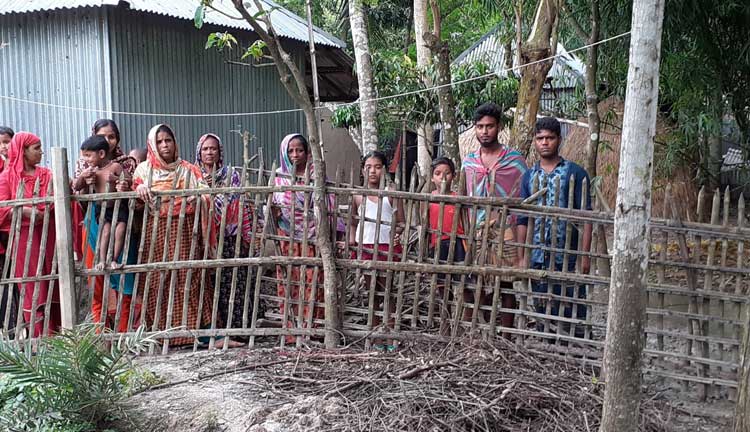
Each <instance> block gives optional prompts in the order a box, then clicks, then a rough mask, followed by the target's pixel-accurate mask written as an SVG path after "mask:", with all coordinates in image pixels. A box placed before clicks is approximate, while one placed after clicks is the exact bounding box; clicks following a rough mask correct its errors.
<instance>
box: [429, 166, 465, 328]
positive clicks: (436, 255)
mask: <svg viewBox="0 0 750 432" xmlns="http://www.w3.org/2000/svg"><path fill="white" fill-rule="evenodd" d="M445 194H446V183H445V180H443V182H442V183H441V185H440V195H445ZM427 205H428V206H429V204H427ZM427 212H428V214H429V209H428V210H427ZM444 216H445V203H444V202H441V203H440V204H439V205H438V219H437V220H438V227H437V228H435V231H434V232H433V231H432V227H429V228H427V236H428V237H430V238H432V236H437V239H438V240H437V241H436V242H435V244H434V249H433V252H432V263H433V264H438V263H439V260H440V238H442V224H443V217H444ZM425 222H426V223H427V222H428V221H425ZM427 226H429V225H427ZM430 244H431V245H432V241H430ZM448 262H449V263H450V264H452V263H453V261H452V260H449V261H448ZM436 284H437V273H433V274H432V275H430V299H429V301H428V303H427V304H428V308H427V328H432V325H433V316H434V313H435V292H436ZM450 286H451V285H450V284H448V283H447V282H446V285H445V287H444V294H443V300H442V305H441V306H440V331H441V332H442V331H444V327H445V323H446V322H445V315H446V311H447V307H448V294H449V291H450ZM456 323H458V321H456Z"/></svg>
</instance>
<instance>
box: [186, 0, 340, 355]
mask: <svg viewBox="0 0 750 432" xmlns="http://www.w3.org/2000/svg"><path fill="white" fill-rule="evenodd" d="M252 1H253V3H252V4H253V5H254V6H255V9H256V11H257V12H256V13H254V14H251V13H250V11H248V10H247V8H246V7H245V4H246V2H245V1H243V0H232V5H234V8H235V9H236V10H237V12H239V14H240V16H241V17H242V18H243V19H244V20H245V21H247V23H248V24H250V27H251V28H252V29H253V32H255V33H256V34H257V35H258V37H260V40H261V41H262V42H263V48H265V49H267V50H268V52H269V53H270V54H271V57H272V58H273V63H274V65H275V66H276V70H277V72H278V73H279V78H280V80H281V83H282V85H283V86H284V88H285V89H286V91H287V93H289V96H291V97H292V99H293V100H294V101H295V102H296V103H297V105H299V107H300V108H301V109H302V111H303V113H304V115H305V125H306V126H307V133H308V141H309V143H310V152H311V153H312V157H313V163H314V164H315V172H314V178H313V208H314V212H315V222H316V225H317V226H318V232H319V233H328V232H330V230H331V224H330V219H329V217H328V195H327V194H326V191H325V184H326V177H325V175H326V167H325V161H324V160H323V145H322V143H321V141H320V129H319V123H318V121H317V118H316V115H315V108H314V106H313V102H312V101H311V99H310V94H309V93H308V91H307V85H306V83H305V76H304V74H303V73H302V71H300V69H299V67H298V66H297V64H296V63H295V60H294V57H292V56H291V55H289V53H288V52H287V51H286V50H285V49H284V47H283V46H282V41H281V40H280V38H279V34H278V33H277V32H276V30H275V29H274V26H273V23H272V22H271V15H270V11H266V10H265V9H264V8H263V5H262V4H261V2H260V1H259V0H252ZM212 3H213V0H201V4H200V6H199V10H198V11H196V25H198V26H200V25H202V20H203V19H202V17H203V8H205V7H209V8H211V7H212ZM247 4H249V3H247ZM214 10H215V9H214ZM219 13H223V12H219ZM199 16H200V17H201V18H200V25H199V23H198V21H199V20H198V17H199ZM256 46H257V45H256ZM316 245H317V247H318V249H319V250H320V257H321V260H322V262H323V274H324V277H323V291H324V296H325V303H326V306H330V305H336V304H338V300H337V295H338V287H339V286H340V284H339V280H338V272H337V271H336V261H335V259H334V251H333V245H332V242H331V237H330V236H329V235H318V236H316ZM325 322H326V328H325V345H326V347H328V348H334V347H335V346H337V345H338V342H339V334H340V333H339V332H340V327H341V326H340V320H339V314H338V311H337V310H336V308H335V307H326V308H325Z"/></svg>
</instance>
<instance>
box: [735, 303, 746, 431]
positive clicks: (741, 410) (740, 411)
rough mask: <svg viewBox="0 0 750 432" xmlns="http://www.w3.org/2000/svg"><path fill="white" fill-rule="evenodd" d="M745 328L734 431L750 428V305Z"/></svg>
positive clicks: (741, 346) (738, 377) (738, 376)
mask: <svg viewBox="0 0 750 432" xmlns="http://www.w3.org/2000/svg"><path fill="white" fill-rule="evenodd" d="M743 321H744V322H745V328H744V331H743V332H742V340H741V341H740V368H739V371H738V373H737V382H738V384H739V388H738V389H737V405H736V406H735V412H734V432H747V431H748V430H750V307H747V308H745V316H744V319H743Z"/></svg>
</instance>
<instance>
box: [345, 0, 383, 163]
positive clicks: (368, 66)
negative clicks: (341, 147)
mask: <svg viewBox="0 0 750 432" xmlns="http://www.w3.org/2000/svg"><path fill="white" fill-rule="evenodd" d="M349 21H350V26H351V28H352V45H353V46H354V58H355V59H356V62H357V82H358V83H359V112H360V115H361V118H362V129H361V130H362V135H361V136H362V141H361V142H358V144H359V148H360V150H361V151H362V154H363V155H364V154H365V153H367V152H369V151H372V150H377V149H378V126H377V111H378V104H377V102H376V101H375V100H374V99H375V89H374V88H373V83H372V56H371V55H370V46H369V42H368V36H367V22H366V21H365V13H364V6H363V5H362V0H349Z"/></svg>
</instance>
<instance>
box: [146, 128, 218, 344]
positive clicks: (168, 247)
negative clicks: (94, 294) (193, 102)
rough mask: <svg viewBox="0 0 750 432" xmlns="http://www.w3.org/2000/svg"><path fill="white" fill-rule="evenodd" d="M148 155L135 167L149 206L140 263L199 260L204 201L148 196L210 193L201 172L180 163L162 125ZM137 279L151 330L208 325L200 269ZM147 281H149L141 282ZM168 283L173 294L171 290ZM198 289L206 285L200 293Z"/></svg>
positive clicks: (208, 296)
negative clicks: (197, 191) (194, 191)
mask: <svg viewBox="0 0 750 432" xmlns="http://www.w3.org/2000/svg"><path fill="white" fill-rule="evenodd" d="M147 151H148V156H147V158H146V161H145V162H142V163H141V164H140V165H138V167H137V168H136V170H135V173H134V174H133V188H134V189H135V191H136V192H137V194H138V197H139V198H140V199H141V200H142V201H143V202H144V203H146V204H147V205H148V215H147V216H144V217H148V220H147V223H146V230H145V231H144V232H143V235H144V236H146V237H145V243H144V247H143V255H142V256H141V257H140V258H141V259H140V262H142V263H148V262H152V263H153V262H172V261H188V260H201V259H203V250H204V239H205V238H206V237H207V236H205V233H206V232H207V231H206V229H207V227H208V213H207V209H208V202H209V199H208V196H206V195H203V196H198V197H195V196H193V197H187V198H185V197H179V196H178V197H174V198H169V197H162V199H161V200H159V199H158V198H156V197H155V196H154V195H153V194H152V191H170V190H177V189H202V188H206V190H208V185H207V184H206V183H205V182H204V181H203V175H202V173H201V170H200V168H198V167H197V166H195V165H193V164H191V163H189V162H187V161H186V160H183V159H181V158H180V155H179V147H178V146H177V142H176V140H175V134H174V132H173V131H172V129H171V128H170V127H169V126H167V125H164V124H159V125H156V126H154V127H153V128H152V129H151V131H150V132H149V134H148V143H147ZM157 202H159V205H158V206H157V205H156V204H157ZM183 206H185V209H184V214H185V219H184V221H183V222H182V223H180V221H179V217H180V212H181V209H182V207H183ZM196 217H199V221H198V222H199V229H198V230H197V231H198V232H197V234H198V238H197V239H196V240H197V241H194V239H193V224H194V222H195V218H196ZM155 225H156V227H155ZM154 232H155V233H156V235H155V237H154V235H153V233H154ZM209 247H211V246H209ZM152 248H153V251H152V250H151V249H152ZM188 274H190V279H189V281H188ZM173 277H174V278H176V280H175V281H172V278H173ZM139 279H140V281H139V282H138V283H137V287H138V291H139V292H138V295H140V296H143V297H144V299H143V304H144V309H145V315H146V323H147V324H148V326H149V330H153V331H158V330H167V329H170V328H175V327H180V326H184V328H187V329H198V328H206V327H208V326H209V325H210V324H211V305H212V301H213V297H214V295H213V289H212V287H211V284H210V283H208V282H209V281H206V282H207V283H206V284H202V279H201V269H199V268H197V269H196V268H191V269H187V268H184V269H180V270H176V271H172V270H168V271H160V272H151V273H150V274H148V273H142V274H141V275H140V277H139ZM147 279H148V282H147V283H145V282H144V281H146V280H147ZM172 282H174V290H172V288H171V287H172ZM201 285H205V291H204V292H203V293H201ZM170 305H171V307H170ZM168 314H169V315H170V316H168ZM194 340H195V339H194V338H192V337H187V338H173V339H171V340H170V344H171V345H186V344H190V343H193V341H194Z"/></svg>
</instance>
